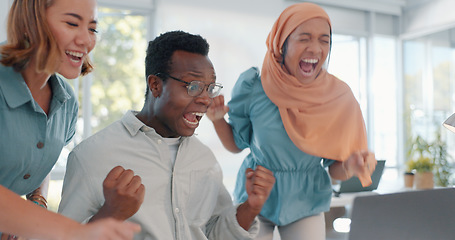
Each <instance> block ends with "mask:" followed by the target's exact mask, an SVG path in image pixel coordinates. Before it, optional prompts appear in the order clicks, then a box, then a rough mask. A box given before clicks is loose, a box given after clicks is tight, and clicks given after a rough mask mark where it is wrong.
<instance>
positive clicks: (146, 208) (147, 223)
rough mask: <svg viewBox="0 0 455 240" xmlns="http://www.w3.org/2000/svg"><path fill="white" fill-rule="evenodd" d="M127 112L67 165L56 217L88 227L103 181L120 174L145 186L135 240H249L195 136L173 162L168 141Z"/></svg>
mask: <svg viewBox="0 0 455 240" xmlns="http://www.w3.org/2000/svg"><path fill="white" fill-rule="evenodd" d="M136 114H137V113H136V112H132V111H128V112H127V113H126V114H125V115H124V116H123V118H122V119H121V120H119V121H116V122H114V123H113V124H111V125H109V126H108V127H106V128H105V129H103V130H101V131H99V132H97V133H96V134H94V135H93V136H91V137H89V138H87V139H86V140H84V141H82V142H81V143H80V144H79V145H78V146H76V147H75V148H74V149H73V151H72V152H71V153H70V155H69V157H68V164H67V168H66V174H65V180H64V183H63V191H62V201H61V202H60V206H59V212H60V213H61V214H63V215H65V216H67V217H70V218H72V219H74V220H76V221H79V222H83V221H86V220H88V219H90V218H91V217H92V216H93V215H94V214H96V213H97V212H98V210H99V209H100V208H101V207H102V205H103V204H104V195H103V181H104V179H105V177H106V175H107V174H108V173H109V171H110V170H111V169H112V168H114V167H115V166H123V167H124V168H126V169H131V170H133V171H134V173H135V174H137V175H139V176H140V177H141V179H142V184H144V186H145V197H144V202H143V203H142V205H141V207H140V209H139V210H138V211H137V212H136V214H134V215H133V216H132V217H131V218H129V219H128V220H129V221H132V222H136V223H139V224H140V225H141V232H140V233H138V234H136V235H135V237H134V239H135V240H157V239H160V240H172V239H175V240H204V239H216V240H234V239H235V240H247V239H253V238H254V237H255V236H256V234H257V232H258V230H259V229H258V228H259V222H258V221H257V220H256V219H255V221H254V222H253V224H252V225H251V227H250V229H249V231H245V230H244V229H243V228H242V227H241V226H240V225H239V223H238V222H237V218H236V212H237V211H236V209H235V207H234V205H233V203H232V200H231V196H230V195H229V193H228V191H227V190H226V188H225V187H224V185H223V173H222V171H221V167H220V165H219V164H218V162H217V161H216V159H215V155H214V154H213V152H212V151H211V150H210V149H209V148H208V147H207V146H206V145H204V144H202V143H201V142H200V141H199V139H197V138H196V137H195V136H191V137H182V138H181V139H180V143H179V147H178V151H177V154H176V159H175V162H173V161H172V158H173V156H172V155H173V153H172V151H171V150H170V149H169V146H168V144H166V141H164V139H163V138H162V137H161V136H160V135H159V134H157V133H156V132H155V130H154V129H152V128H148V127H145V125H144V123H142V122H141V121H140V120H139V119H138V118H137V117H136V116H135V115H136Z"/></svg>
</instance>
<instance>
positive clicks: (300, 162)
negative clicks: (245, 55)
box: [228, 68, 333, 225]
mask: <svg viewBox="0 0 455 240" xmlns="http://www.w3.org/2000/svg"><path fill="white" fill-rule="evenodd" d="M228 106H229V109H230V110H229V123H230V124H231V126H232V129H233V133H234V139H235V142H236V145H237V146H238V147H239V148H240V149H244V148H250V154H249V155H248V156H247V157H246V158H245V160H244V161H243V163H242V166H241V167H240V170H239V173H238V177H237V183H236V187H235V190H234V198H235V200H236V202H243V201H245V199H246V197H247V194H246V191H245V169H246V168H249V167H250V168H253V169H254V168H255V167H256V166H257V165H262V166H264V167H266V168H268V169H269V170H271V171H273V173H274V175H275V178H276V183H275V186H274V188H273V189H272V192H271V193H270V196H269V199H268V200H267V202H266V203H265V205H264V207H263V208H262V211H261V215H262V216H264V217H266V218H267V219H269V220H271V221H272V222H274V223H276V224H278V225H286V224H289V223H292V222H294V221H296V220H298V219H301V218H304V217H307V216H312V215H315V214H319V213H321V212H325V211H328V210H329V208H330V200H331V194H332V188H331V182H330V178H329V175H328V173H327V171H326V170H325V169H324V167H327V166H329V165H330V164H332V163H333V160H323V159H322V158H321V157H317V156H312V155H309V154H306V153H305V152H302V151H301V150H300V149H299V148H297V146H295V144H294V143H293V142H292V141H291V139H290V138H289V136H288V135H287V133H286V131H285V129H284V126H283V122H282V121H281V117H280V113H279V110H278V107H277V106H276V105H275V104H274V103H273V102H272V101H270V99H269V98H268V97H267V95H266V94H265V92H264V89H263V88H262V84H261V79H260V76H259V70H258V69H257V68H250V69H249V70H247V71H245V72H244V73H243V74H242V75H240V77H239V80H238V81H237V83H236V84H235V86H234V89H233V92H232V98H231V101H229V103H228ZM321 163H322V164H321Z"/></svg>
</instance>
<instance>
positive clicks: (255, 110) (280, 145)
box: [207, 3, 376, 240]
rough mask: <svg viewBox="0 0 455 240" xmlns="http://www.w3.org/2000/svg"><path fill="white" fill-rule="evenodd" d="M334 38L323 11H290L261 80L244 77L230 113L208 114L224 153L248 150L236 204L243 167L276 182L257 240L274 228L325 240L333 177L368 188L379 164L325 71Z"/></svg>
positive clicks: (345, 96)
mask: <svg viewBox="0 0 455 240" xmlns="http://www.w3.org/2000/svg"><path fill="white" fill-rule="evenodd" d="M331 34H332V31H331V23H330V19H329V17H328V15H327V14H326V12H325V11H324V10H323V9H322V8H321V7H319V6H317V5H315V4H311V3H299V4H294V5H291V6H290V7H288V8H287V9H285V10H284V11H283V12H282V13H281V15H280V17H279V18H278V19H277V21H276V22H275V24H274V26H273V27H272V30H271V32H270V33H269V36H268V38H267V48H268V49H267V53H266V56H265V58H264V63H263V66H262V73H261V74H260V72H259V69H257V68H251V69H249V70H247V71H245V72H244V73H242V74H241V75H240V77H239V79H238V81H237V82H236V84H235V86H234V88H233V92H232V98H231V100H230V102H229V103H228V106H224V99H223V97H222V96H220V97H218V98H217V99H215V100H214V102H213V104H212V106H211V107H210V109H209V111H208V112H207V116H208V117H209V119H210V120H211V121H212V122H213V124H214V127H215V129H216V131H217V134H218V136H219V137H220V140H221V142H222V143H223V145H224V146H225V147H226V149H228V150H229V151H231V152H240V151H242V150H243V149H245V148H249V149H250V154H249V155H248V156H247V157H246V158H245V160H244V161H243V163H242V166H241V169H240V170H239V173H238V177H237V183H236V188H235V191H234V198H235V201H238V202H241V201H243V200H244V199H245V197H246V193H245V188H244V184H245V183H244V181H243V178H244V171H245V169H246V168H253V169H254V167H255V166H257V165H261V166H264V167H266V168H268V169H270V170H271V171H272V172H273V173H274V175H275V178H276V183H275V186H274V188H273V189H272V192H271V194H270V196H269V198H268V200H267V202H266V203H265V205H264V207H263V208H262V211H261V215H260V220H261V226H260V233H259V235H258V237H257V238H256V239H261V240H266V239H267V240H272V239H273V231H274V228H275V226H277V227H278V230H279V233H280V236H281V239H282V240H291V239H292V240H293V239H299V240H301V239H308V240H324V239H325V221H324V214H323V213H324V212H325V211H328V210H329V207H330V200H331V193H332V189H331V181H330V177H332V178H334V179H340V180H344V179H347V178H350V177H351V176H354V175H356V176H358V177H359V179H360V180H361V181H362V184H364V185H368V184H370V183H371V179H370V175H371V173H372V172H373V171H374V168H375V165H376V159H375V157H374V154H373V153H371V152H369V151H368V147H367V142H366V131H365V126H364V121H363V117H362V114H361V111H360V107H359V104H358V102H357V101H356V99H355V98H354V95H353V94H352V91H351V90H350V88H349V87H348V86H347V85H346V84H345V83H344V82H342V81H341V80H339V79H337V78H336V77H335V76H333V75H331V74H329V73H327V71H326V70H325V69H323V64H324V62H325V60H326V59H327V56H328V54H329V51H330V46H331ZM227 112H229V123H227V122H226V121H225V119H224V115H225V114H226V113H227ZM326 167H328V169H329V170H328V172H329V173H330V177H329V174H328V172H327V170H326V169H325V168H326Z"/></svg>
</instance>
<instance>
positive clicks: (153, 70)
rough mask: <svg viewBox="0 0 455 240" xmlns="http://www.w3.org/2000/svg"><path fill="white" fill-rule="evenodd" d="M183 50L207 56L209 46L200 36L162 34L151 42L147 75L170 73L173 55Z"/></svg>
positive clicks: (146, 61)
mask: <svg viewBox="0 0 455 240" xmlns="http://www.w3.org/2000/svg"><path fill="white" fill-rule="evenodd" d="M177 50H182V51H186V52H190V53H197V54H201V55H203V56H207V55H208V53H209V44H208V43H207V40H205V39H204V38H202V37H201V36H200V35H193V34H190V33H187V32H183V31H171V32H166V33H163V34H161V35H160V36H158V37H156V38H155V39H154V40H153V41H150V42H149V45H148V48H147V56H146V57H145V74H146V77H148V76H149V75H155V74H157V73H169V70H170V64H171V57H172V54H173V53H174V52H175V51H177Z"/></svg>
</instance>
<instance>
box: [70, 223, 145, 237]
mask: <svg viewBox="0 0 455 240" xmlns="http://www.w3.org/2000/svg"><path fill="white" fill-rule="evenodd" d="M140 230H141V227H140V225H138V224H136V223H131V222H122V221H118V220H115V219H112V218H106V219H100V220H98V221H96V222H92V223H88V224H81V226H80V227H78V228H75V229H72V231H71V232H68V234H67V236H66V237H65V238H64V239H68V240H85V239H97V240H130V239H133V237H134V234H135V233H137V232H139V231H140Z"/></svg>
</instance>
